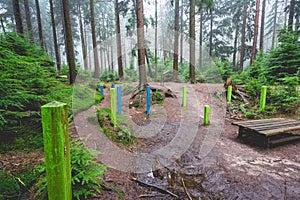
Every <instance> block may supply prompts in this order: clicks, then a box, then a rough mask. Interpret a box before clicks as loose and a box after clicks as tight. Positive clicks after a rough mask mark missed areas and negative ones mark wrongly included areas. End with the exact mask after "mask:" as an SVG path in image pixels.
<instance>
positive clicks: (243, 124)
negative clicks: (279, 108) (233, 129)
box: [232, 118, 300, 147]
mask: <svg viewBox="0 0 300 200" xmlns="http://www.w3.org/2000/svg"><path fill="white" fill-rule="evenodd" d="M232 124H233V125H236V126H239V133H238V139H240V140H243V141H245V142H250V143H253V144H255V145H259V146H264V147H270V146H274V145H276V144H281V143H287V142H291V141H296V140H299V139H300V121H297V120H292V119H285V118H274V119H262V120H248V121H238V122H233V123H232Z"/></svg>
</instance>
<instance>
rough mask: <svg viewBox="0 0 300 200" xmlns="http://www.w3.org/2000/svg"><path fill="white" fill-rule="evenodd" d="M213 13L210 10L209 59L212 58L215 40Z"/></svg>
mask: <svg viewBox="0 0 300 200" xmlns="http://www.w3.org/2000/svg"><path fill="white" fill-rule="evenodd" d="M212 29H213V14H212V10H210V32H209V59H210V60H211V59H212V56H213V55H212V54H213V53H212V52H213V42H212V36H213V32H212Z"/></svg>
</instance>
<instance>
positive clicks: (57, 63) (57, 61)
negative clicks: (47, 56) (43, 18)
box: [49, 0, 61, 70]
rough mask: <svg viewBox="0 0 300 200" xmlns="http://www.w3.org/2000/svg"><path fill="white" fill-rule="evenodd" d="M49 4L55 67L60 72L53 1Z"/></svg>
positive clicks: (50, 0)
mask: <svg viewBox="0 0 300 200" xmlns="http://www.w3.org/2000/svg"><path fill="white" fill-rule="evenodd" d="M49 3H50V15H51V24H52V32H53V40H54V49H55V58H56V66H57V70H60V69H61V60H60V52H59V47H58V43H57V36H56V25H55V17H54V8H53V0H49Z"/></svg>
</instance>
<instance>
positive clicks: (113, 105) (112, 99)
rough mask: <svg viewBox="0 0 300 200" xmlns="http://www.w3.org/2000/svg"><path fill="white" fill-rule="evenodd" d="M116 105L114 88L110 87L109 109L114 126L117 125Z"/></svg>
mask: <svg viewBox="0 0 300 200" xmlns="http://www.w3.org/2000/svg"><path fill="white" fill-rule="evenodd" d="M116 107H117V105H116V89H115V88H110V110H111V121H112V123H113V125H114V127H115V128H116V127H117V108H116Z"/></svg>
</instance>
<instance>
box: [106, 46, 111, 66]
mask: <svg viewBox="0 0 300 200" xmlns="http://www.w3.org/2000/svg"><path fill="white" fill-rule="evenodd" d="M106 56H107V65H108V71H111V62H110V51H109V45H108V44H106Z"/></svg>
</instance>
